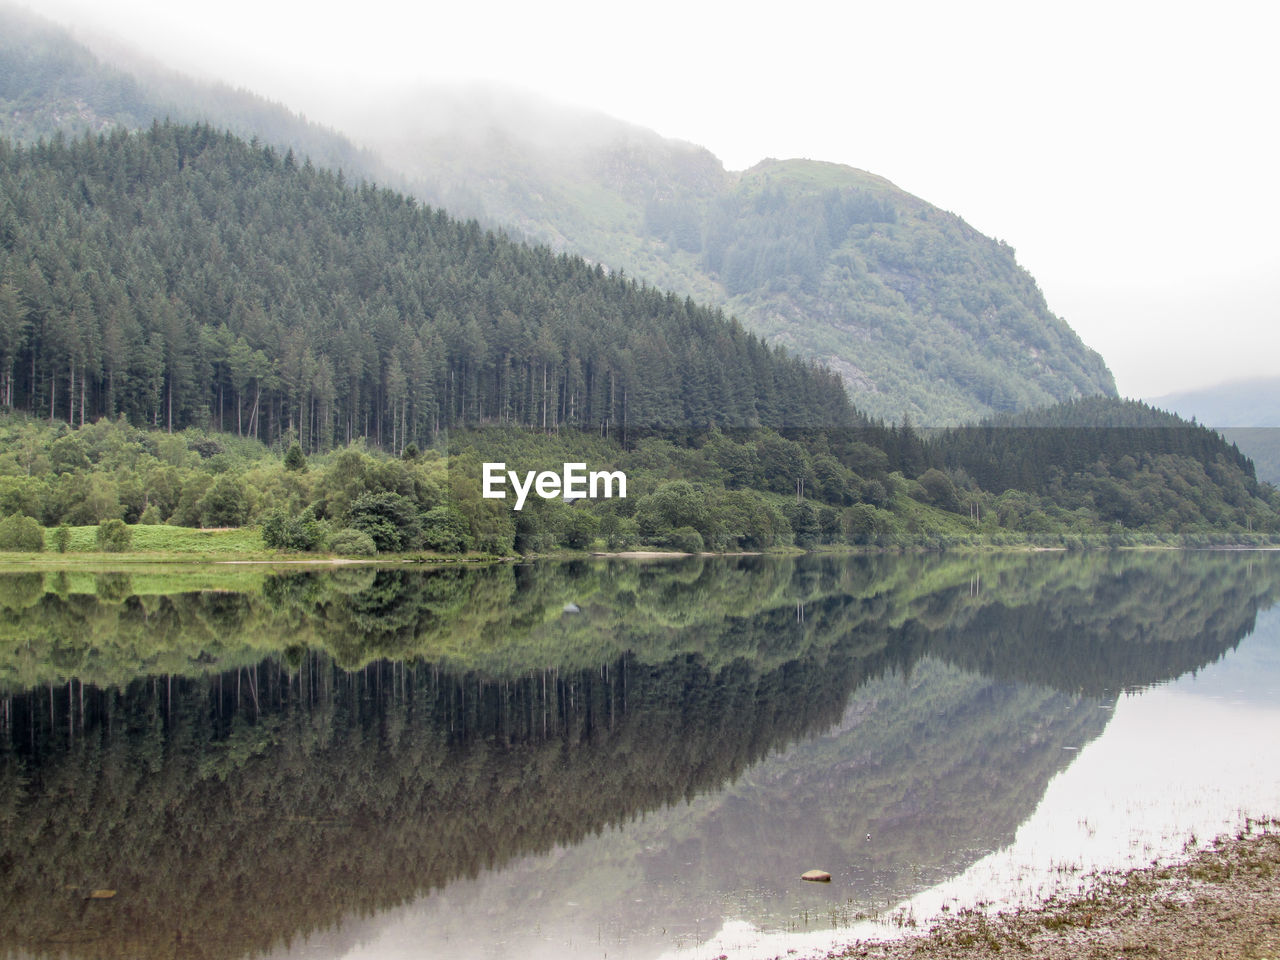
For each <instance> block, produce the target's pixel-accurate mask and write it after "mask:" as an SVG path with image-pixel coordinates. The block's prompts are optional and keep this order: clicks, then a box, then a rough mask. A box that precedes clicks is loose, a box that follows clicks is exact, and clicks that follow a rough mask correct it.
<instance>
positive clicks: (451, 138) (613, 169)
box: [0, 8, 1115, 424]
mask: <svg viewBox="0 0 1280 960" xmlns="http://www.w3.org/2000/svg"><path fill="white" fill-rule="evenodd" d="M0 26H3V29H2V30H0V134H4V135H8V136H10V137H13V138H15V139H16V140H18V141H19V142H26V143H31V142H34V140H35V139H36V138H38V137H41V136H43V137H49V136H52V135H53V134H54V133H55V132H57V131H63V132H65V133H68V134H72V135H77V134H80V133H83V132H86V131H88V132H101V131H104V130H108V129H113V128H116V127H123V128H125V129H130V130H136V129H142V128H145V127H147V126H149V125H150V124H151V123H152V122H153V120H155V119H156V118H160V119H163V118H166V117H167V118H171V119H173V120H176V121H186V122H192V121H196V122H205V123H209V124H211V125H213V126H215V127H219V128H226V129H229V130H231V131H232V132H233V133H235V134H236V135H238V136H240V137H242V138H243V139H246V140H251V139H255V138H256V139H257V140H259V141H260V142H262V143H265V144H269V145H272V146H274V147H276V148H277V149H278V150H280V151H281V152H286V151H287V150H289V149H292V150H294V151H295V153H296V154H298V155H299V156H307V157H309V158H310V159H311V160H312V162H313V163H315V164H316V165H317V166H321V167H328V168H340V169H342V170H343V171H344V173H345V174H346V175H347V176H348V177H352V178H355V179H364V180H373V181H376V182H379V183H383V184H389V185H392V186H395V187H397V188H401V189H406V190H408V191H409V192H411V193H413V194H414V195H415V196H417V197H419V198H420V199H422V200H425V201H427V202H429V203H431V204H433V205H436V206H441V207H443V208H445V209H447V210H449V211H450V212H451V213H452V214H454V215H457V216H465V217H474V218H476V219H478V220H479V221H480V222H481V223H482V224H484V225H486V226H490V227H501V228H502V229H503V230H505V231H507V232H508V233H510V234H511V235H512V236H515V237H518V238H522V239H527V240H531V241H535V242H542V243H547V244H549V245H550V246H551V247H552V248H553V249H555V250H557V251H567V252H571V253H576V254H579V255H581V256H583V257H585V258H586V259H587V260H589V261H591V262H593V263H598V264H602V265H604V266H605V267H606V268H607V269H609V270H610V271H622V272H625V273H626V274H627V275H629V276H632V277H635V278H637V279H640V280H642V281H644V282H646V283H649V284H652V285H655V286H657V287H660V288H661V289H664V290H674V291H676V292H677V293H679V294H680V295H681V296H691V297H693V298H694V299H695V300H697V301H699V302H702V303H709V304H712V305H713V306H718V307H720V308H721V309H724V310H725V311H727V312H729V313H731V314H733V315H736V316H737V317H739V318H740V319H741V321H742V322H743V324H744V325H745V326H746V327H747V328H748V329H750V330H752V331H754V332H756V333H758V334H759V335H761V336H763V337H765V338H766V339H768V340H769V341H770V342H772V343H777V344H781V345H784V346H787V347H788V348H790V349H792V350H793V351H794V352H796V353H797V354H799V355H800V356H802V357H808V358H813V359H817V360H819V361H821V362H822V363H824V364H826V365H828V366H830V367H831V368H832V369H833V370H836V371H837V372H838V373H839V374H840V376H841V378H842V379H843V381H844V383H845V386H846V388H847V389H848V391H849V393H850V395H851V397H852V398H853V399H854V401H855V403H856V404H857V405H858V406H859V407H860V408H861V409H863V410H865V411H866V412H868V413H870V414H872V415H874V416H878V417H882V418H885V419H888V420H892V421H894V422H897V421H900V420H901V419H902V418H903V417H904V416H910V418H911V419H912V420H913V421H914V422H916V423H924V424H944V423H945V424H954V423H958V422H961V421H965V420H974V419H978V418H979V417H982V416H985V415H988V414H991V413H996V412H1001V411H1011V410H1024V409H1030V408H1034V407H1037V406H1044V405H1047V404H1051V403H1054V402H1056V401H1060V400H1067V399H1072V398H1075V397H1080V396H1087V395H1090V394H1095V393H1103V394H1108V395H1114V394H1115V385H1114V381H1113V379H1112V377H1111V374H1110V372H1109V371H1108V370H1107V368H1106V365H1105V364H1104V363H1103V361H1102V359H1101V358H1100V357H1099V356H1098V355H1097V354H1096V353H1094V352H1093V351H1091V350H1089V349H1088V348H1087V347H1085V346H1084V345H1083V344H1082V343H1081V341H1080V339H1079V337H1078V336H1076V334H1075V333H1074V332H1073V331H1072V330H1071V329H1070V328H1069V327H1068V326H1067V325H1066V324H1065V323H1064V322H1063V321H1062V320H1060V319H1059V318H1057V317H1055V316H1054V315H1053V314H1052V313H1050V312H1049V310H1048V308H1047V306H1046V304H1045V302H1044V298H1043V296H1042V295H1041V293H1040V291H1039V290H1038V288H1037V287H1036V285H1035V282H1034V280H1033V279H1032V278H1031V277H1030V276H1029V275H1028V274H1027V273H1026V272H1025V271H1024V270H1022V269H1021V268H1020V267H1018V265H1017V263H1016V261H1015V259H1014V253H1013V250H1012V249H1011V248H1010V247H1008V246H1007V245H1005V244H1003V243H1000V242H997V241H995V240H991V239H990V238H987V237H984V236H982V235H981V234H980V233H978V232H977V231H976V230H974V229H973V228H971V227H969V226H968V225H967V224H965V223H964V221H963V220H961V219H960V218H959V217H957V216H955V215H953V214H950V213H946V212H944V211H941V210H939V209H937V208H935V207H933V206H931V205H929V204H928V203H925V202H924V201H922V200H920V199H918V198H916V197H913V196H911V195H910V194H907V193H905V192H904V191H902V190H899V189H898V188H896V187H895V186H893V184H891V183H889V182H888V181H887V180H884V179H883V178H880V177H877V176H874V175H872V174H869V173H865V172H862V171H859V170H854V169H852V168H849V167H844V166H840V165H837V164H829V163H817V162H811V161H803V160H788V161H777V160H766V161H764V162H762V163H760V164H758V165H756V166H755V167H753V168H752V169H751V170H748V171H745V172H741V173H735V172H729V171H726V170H725V169H724V166H723V164H722V163H721V162H720V161H719V160H718V159H717V158H716V157H715V156H713V155H712V154H711V153H710V152H709V151H707V150H705V149H704V148H701V147H697V146H694V145H692V144H688V143H684V142H680V141H675V140H669V139H665V138H663V137H661V136H659V135H658V134H656V133H654V132H652V131H649V130H645V129H643V128H640V127H637V126H632V125H629V124H626V123H623V122H622V121H619V120H615V119H613V118H610V117H607V116H604V115H599V114H587V113H584V112H579V111H573V110H569V109H566V108H562V107H558V106H555V105H551V104H548V103H546V102H543V101H539V100H535V99H531V98H527V97H520V96H517V95H514V94H511V93H508V92H502V91H494V90H488V89H476V88H469V89H456V88H432V89H425V90H420V91H417V92H415V93H414V95H413V96H411V97H409V98H406V99H404V100H402V101H387V100H383V101H381V102H379V103H377V104H369V105H366V106H365V107H363V108H362V109H361V110H360V112H359V113H358V114H356V115H353V116H351V117H349V118H347V119H346V120H345V121H344V122H343V126H344V128H345V129H346V130H348V131H349V132H350V133H351V134H352V135H353V136H356V137H357V138H359V139H360V140H361V141H362V142H363V143H365V144H366V145H367V146H368V148H369V149H360V148H358V147H356V146H355V145H353V143H352V142H351V141H350V140H349V139H346V138H344V137H343V136H341V135H339V134H338V133H336V132H334V131H333V130H328V129H325V128H323V127H319V126H317V125H315V124H312V123H309V122H307V121H306V120H304V119H303V118H301V117H299V116H297V115H295V114H293V113H291V112H289V111H288V110H286V109H285V108H283V107H281V106H279V105H277V104H272V103H269V102H267V101H265V100H263V99H262V98H260V97H255V96H253V95H252V94H249V93H246V92H244V91H240V90H232V89H230V88H228V87H225V86H219V85H214V84H202V83H197V82H194V81H191V80H188V79H186V78H183V77H181V76H180V75H178V74H175V73H173V72H171V71H165V70H163V69H161V68H158V67H155V66H154V65H149V64H147V63H144V62H142V61H140V60H139V59H138V58H137V57H136V55H128V54H122V53H120V52H119V51H112V52H111V54H110V59H111V60H112V62H113V63H115V64H117V65H118V66H107V65H106V64H104V63H103V62H101V61H100V60H99V59H98V57H97V56H95V55H94V54H92V53H90V52H89V51H88V50H87V49H86V48H85V47H84V46H83V45H81V44H79V43H77V42H76V41H75V40H73V39H72V38H71V37H70V35H69V34H67V33H66V32H65V31H63V30H62V29H60V28H57V27H54V26H52V25H49V24H47V23H46V22H44V21H41V20H39V19H38V18H35V17H32V16H30V15H26V14H21V13H17V12H15V11H13V10H12V9H9V10H5V9H4V8H0Z"/></svg>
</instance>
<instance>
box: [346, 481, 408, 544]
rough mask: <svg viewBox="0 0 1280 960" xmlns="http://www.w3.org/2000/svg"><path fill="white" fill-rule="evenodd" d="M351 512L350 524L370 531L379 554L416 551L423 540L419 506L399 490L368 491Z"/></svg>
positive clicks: (348, 522) (357, 501)
mask: <svg viewBox="0 0 1280 960" xmlns="http://www.w3.org/2000/svg"><path fill="white" fill-rule="evenodd" d="M349 513H350V516H349V518H348V520H347V525H348V526H350V527H353V528H355V529H356V530H363V531H364V532H365V533H367V534H368V535H369V536H370V537H371V538H372V539H373V542H374V544H376V545H377V547H378V552H379V553H397V552H399V551H402V550H416V549H417V548H418V546H419V544H421V542H422V526H421V523H420V521H419V517H418V508H417V506H416V505H415V504H414V502H413V501H412V500H410V499H408V498H407V497H402V496H401V495H400V494H398V493H367V494H365V495H364V496H363V497H360V498H359V499H357V500H356V501H355V502H354V503H352V504H351V510H350V511H349Z"/></svg>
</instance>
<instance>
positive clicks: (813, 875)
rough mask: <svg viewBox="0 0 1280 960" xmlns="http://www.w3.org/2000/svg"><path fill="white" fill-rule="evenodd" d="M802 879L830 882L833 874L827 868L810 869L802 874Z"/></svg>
mask: <svg viewBox="0 0 1280 960" xmlns="http://www.w3.org/2000/svg"><path fill="white" fill-rule="evenodd" d="M800 879H801V880H812V881H813V882H814V883H830V882H831V874H829V873H827V871H825V870H809V871H806V872H805V873H802V874H800Z"/></svg>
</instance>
